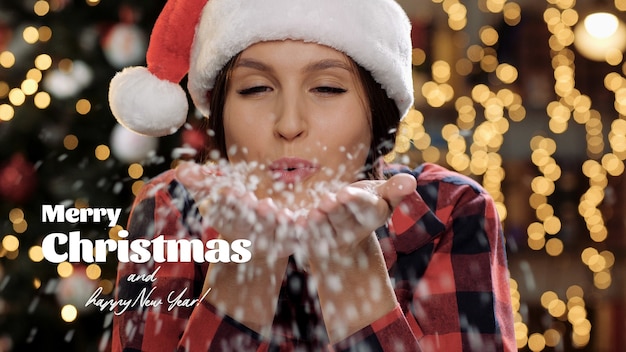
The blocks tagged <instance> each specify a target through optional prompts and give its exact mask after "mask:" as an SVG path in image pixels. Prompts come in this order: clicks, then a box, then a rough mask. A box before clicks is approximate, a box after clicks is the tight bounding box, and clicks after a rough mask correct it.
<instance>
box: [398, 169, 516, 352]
mask: <svg viewBox="0 0 626 352" xmlns="http://www.w3.org/2000/svg"><path fill="white" fill-rule="evenodd" d="M404 172H409V173H412V174H413V175H415V177H416V178H417V180H418V186H417V192H416V194H415V195H414V196H412V197H407V199H405V200H404V202H403V203H404V204H403V207H404V211H403V212H402V214H394V216H393V217H392V222H393V226H392V228H391V229H390V230H391V232H394V233H393V234H392V235H391V237H392V238H391V241H390V242H391V245H392V246H394V247H395V253H396V254H395V255H396V256H397V257H396V258H392V259H394V260H393V261H394V263H393V266H392V268H391V270H390V275H391V276H392V280H393V281H394V286H395V289H396V296H397V297H398V300H399V303H400V306H401V307H402V310H403V312H404V313H405V316H406V320H407V322H408V325H409V326H410V327H411V329H412V331H413V333H414V334H415V336H416V337H417V338H418V339H419V342H420V345H421V346H422V348H423V350H424V351H517V347H516V343H515V336H514V330H513V314H512V306H511V296H510V289H509V276H508V275H509V273H508V268H507V261H506V254H505V248H504V239H503V233H502V228H501V224H500V220H499V218H498V214H497V211H496V208H495V204H494V202H493V200H492V199H491V197H490V196H489V195H488V194H487V193H486V192H485V191H484V190H483V189H482V188H481V187H480V186H479V185H478V184H477V183H475V182H474V181H473V180H471V179H470V178H468V177H465V176H462V175H459V174H456V173H452V172H450V171H447V170H445V169H444V168H442V167H440V166H437V165H431V164H426V165H423V166H422V167H420V168H418V169H416V170H413V171H409V170H405V171H404Z"/></svg>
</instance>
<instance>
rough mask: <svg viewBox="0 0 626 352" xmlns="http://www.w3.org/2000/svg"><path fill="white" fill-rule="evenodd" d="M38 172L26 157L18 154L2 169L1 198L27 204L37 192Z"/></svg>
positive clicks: (0, 169)
mask: <svg viewBox="0 0 626 352" xmlns="http://www.w3.org/2000/svg"><path fill="white" fill-rule="evenodd" d="M36 185H37V171H36V170H35V167H34V166H33V164H31V163H30V162H29V161H28V160H26V158H25V157H24V155H22V154H20V153H16V154H14V155H13V156H12V157H11V160H9V162H8V163H6V164H4V165H3V166H2V167H1V168H0V197H1V198H5V199H7V200H9V201H11V202H14V203H25V202H26V201H27V200H28V199H29V198H30V197H31V195H32V194H33V192H34V191H35V186H36Z"/></svg>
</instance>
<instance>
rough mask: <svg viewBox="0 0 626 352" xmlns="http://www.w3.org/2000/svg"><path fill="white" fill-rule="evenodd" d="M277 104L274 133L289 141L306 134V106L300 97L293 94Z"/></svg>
mask: <svg viewBox="0 0 626 352" xmlns="http://www.w3.org/2000/svg"><path fill="white" fill-rule="evenodd" d="M277 105H278V106H277V111H276V122H275V124H274V134H275V135H276V136H277V137H278V138H280V139H284V140H287V141H291V140H294V139H296V138H298V137H302V136H304V135H305V134H306V129H307V124H306V119H305V113H304V110H305V108H304V107H303V105H302V104H301V103H299V99H298V98H297V97H294V96H293V95H292V96H289V97H284V98H282V99H279V102H278V104H277Z"/></svg>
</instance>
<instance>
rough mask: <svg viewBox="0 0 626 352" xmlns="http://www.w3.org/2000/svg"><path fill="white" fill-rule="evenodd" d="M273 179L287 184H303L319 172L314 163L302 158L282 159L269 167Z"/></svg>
mask: <svg viewBox="0 0 626 352" xmlns="http://www.w3.org/2000/svg"><path fill="white" fill-rule="evenodd" d="M269 170H270V172H271V173H272V178H273V179H274V180H276V181H281V182H284V183H286V184H293V183H298V182H302V181H304V180H305V179H307V178H309V177H310V176H311V175H313V174H314V173H315V172H317V171H318V170H319V167H318V166H317V165H315V164H314V163H312V162H310V161H308V160H306V159H301V158H280V159H278V160H275V161H274V162H272V163H271V164H270V165H269Z"/></svg>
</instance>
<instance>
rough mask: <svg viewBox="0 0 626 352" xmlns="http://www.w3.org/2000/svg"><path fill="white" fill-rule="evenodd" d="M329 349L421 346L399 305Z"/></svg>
mask: <svg viewBox="0 0 626 352" xmlns="http://www.w3.org/2000/svg"><path fill="white" fill-rule="evenodd" d="M329 350H331V351H335V352H348V351H415V352H420V351H422V348H421V347H420V344H419V343H418V341H417V338H416V337H415V335H414V334H413V331H412V330H411V328H410V326H409V324H408V322H407V320H406V317H405V315H404V313H403V312H402V309H401V308H400V306H396V308H395V309H394V310H392V311H391V312H389V313H387V314H386V315H385V316H383V317H381V318H380V319H378V320H376V321H375V322H373V323H372V324H370V325H369V326H366V327H364V328H363V329H361V330H359V331H358V332H356V333H354V334H352V335H351V336H349V337H347V338H346V339H344V340H342V341H340V342H338V343H336V344H334V346H332V348H331V349H329Z"/></svg>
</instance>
